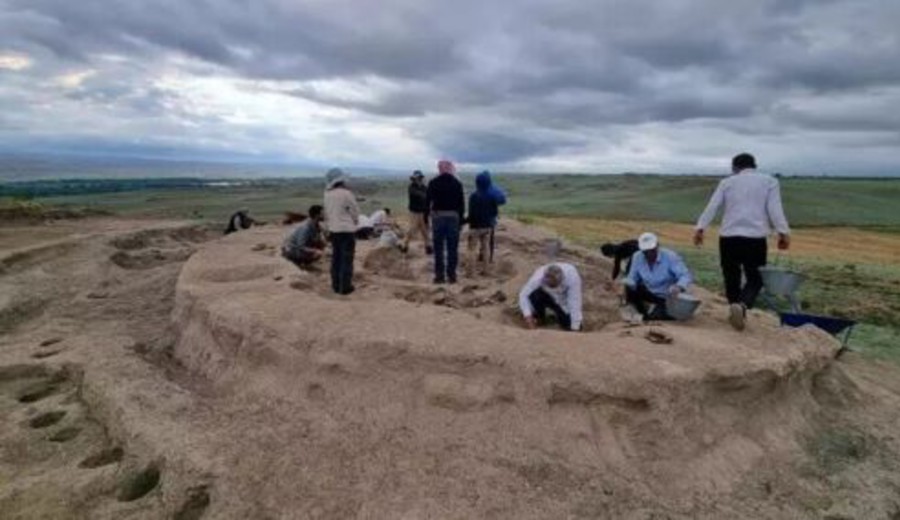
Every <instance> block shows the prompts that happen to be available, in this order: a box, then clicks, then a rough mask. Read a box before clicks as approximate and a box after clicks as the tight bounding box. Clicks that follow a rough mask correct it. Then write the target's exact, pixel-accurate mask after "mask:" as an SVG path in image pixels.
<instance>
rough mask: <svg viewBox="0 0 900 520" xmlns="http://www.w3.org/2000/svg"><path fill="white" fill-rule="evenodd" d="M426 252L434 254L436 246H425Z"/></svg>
mask: <svg viewBox="0 0 900 520" xmlns="http://www.w3.org/2000/svg"><path fill="white" fill-rule="evenodd" d="M425 254H426V255H433V254H434V248H433V247H431V246H425Z"/></svg>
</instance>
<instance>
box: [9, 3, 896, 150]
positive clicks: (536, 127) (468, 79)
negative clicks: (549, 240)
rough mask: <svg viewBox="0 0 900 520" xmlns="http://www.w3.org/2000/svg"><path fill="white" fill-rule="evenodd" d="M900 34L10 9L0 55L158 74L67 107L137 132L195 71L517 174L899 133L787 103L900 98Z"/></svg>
mask: <svg viewBox="0 0 900 520" xmlns="http://www.w3.org/2000/svg"><path fill="white" fill-rule="evenodd" d="M3 6H5V7H3ZM898 24H900V4H898V3H897V2H888V1H885V0H827V1H821V0H736V1H733V2H722V1H720V0H672V1H669V2H658V1H653V0H635V1H632V2H619V1H613V0H605V1H599V2H583V1H581V0H557V1H556V2H544V1H540V0H522V1H520V2H517V3H516V5H515V7H514V8H513V7H511V6H507V7H505V8H501V6H494V5H484V4H483V3H482V2H478V1H476V0H460V1H458V2H453V3H449V2H438V1H437V0H423V1H419V2H413V1H407V0H386V1H384V2H378V3H377V4H373V3H371V2H364V1H361V0H357V1H354V0H332V1H329V2H324V1H323V2H295V1H291V0H257V1H255V2H245V1H238V0H196V1H191V2H185V1H182V0H157V1H154V2H152V3H149V4H148V3H146V2H125V1H114V0H81V1H78V2H73V1H71V0H6V2H5V3H3V4H2V6H0V34H2V36H0V49H2V48H10V49H25V50H29V51H31V52H35V53H45V54H47V55H49V56H52V57H53V59H52V60H50V61H52V62H53V63H54V64H55V65H54V66H56V67H58V68H59V70H63V69H64V68H65V65H66V64H72V63H82V64H90V65H92V66H95V67H101V68H102V67H105V66H106V65H104V64H102V63H100V62H99V61H98V58H97V56H98V55H101V54H118V55H124V56H126V57H127V58H128V59H129V60H132V61H133V62H134V63H136V64H146V66H144V67H143V69H142V70H141V71H140V73H139V74H137V75H135V76H124V77H123V78H122V79H121V80H118V81H114V80H111V79H109V77H105V79H104V80H103V81H99V80H98V81H97V82H89V83H88V84H86V85H84V87H83V88H82V89H80V90H78V91H75V92H71V93H69V94H67V95H68V96H69V97H70V98H72V99H79V100H83V101H86V102H90V103H94V104H97V105H104V106H108V105H115V106H117V107H119V108H120V109H122V110H127V111H128V113H129V114H134V115H135V116H137V115H138V114H145V115H146V116H147V117H163V116H165V115H167V114H168V115H171V116H173V117H176V118H178V117H184V118H187V117H191V116H190V115H189V114H187V113H179V112H178V111H179V108H178V105H179V103H178V101H179V100H178V98H177V96H175V97H173V94H172V93H167V92H162V91H154V90H152V89H146V88H141V87H140V85H139V84H138V82H141V81H144V80H145V78H146V77H152V75H153V74H154V70H155V69H154V64H155V63H157V62H163V61H165V59H166V57H170V56H172V55H179V56H188V57H190V58H192V59H194V60H199V61H201V62H203V63H206V64H209V65H210V67H212V70H214V71H216V72H215V73H216V74H230V75H233V76H235V77H241V78H248V79H265V80H272V81H274V82H276V83H277V82H284V83H285V85H286V86H285V87H284V88H278V89H276V91H278V92H282V93H284V94H285V95H287V96H293V97H297V98H302V99H305V100H308V101H312V102H314V103H317V104H321V105H329V106H333V107H339V108H342V109H345V110H348V111H350V112H353V113H357V114H359V115H360V117H365V118H375V119H377V120H379V121H388V122H393V124H395V125H397V126H398V127H401V128H403V129H405V130H407V131H409V132H410V133H411V134H413V135H415V136H417V137H418V138H419V139H421V140H422V141H424V142H425V143H427V144H428V145H430V146H431V147H432V148H434V149H435V150H436V151H439V152H442V153H447V154H451V155H460V156H465V157H468V158H471V159H470V160H473V161H481V162H504V163H509V162H515V161H517V160H524V159H528V158H535V157H541V156H552V155H553V154H555V153H557V152H558V151H560V150H563V149H568V148H572V147H576V148H577V147H578V146H585V147H587V146H588V145H589V144H590V143H588V142H587V141H586V138H584V137H579V135H582V136H583V135H596V134H597V133H598V132H597V130H598V129H599V130H602V129H603V128H607V127H611V126H626V127H627V126H629V125H630V126H632V127H635V128H637V127H639V126H640V125H645V124H650V123H654V124H662V125H669V127H670V128H671V129H672V132H673V133H674V132H677V129H678V127H679V125H684V124H687V123H693V122H702V124H703V125H705V128H707V131H708V132H722V131H726V132H732V133H734V134H737V135H741V136H744V137H746V138H748V139H749V138H751V137H757V138H758V137H761V136H774V135H778V134H779V133H780V132H783V131H784V130H783V129H784V128H785V127H788V128H796V129H799V130H806V129H811V130H818V129H823V128H824V129H828V130H829V131H840V130H847V131H854V130H859V131H864V130H873V129H880V130H887V129H889V127H890V126H891V125H893V124H895V121H894V120H893V118H889V117H886V116H885V115H884V114H883V113H880V111H878V110H873V111H866V112H865V113H838V112H834V113H828V114H820V113H819V114H817V113H809V111H808V110H801V109H798V108H796V107H788V106H786V105H785V104H784V100H785V99H786V98H788V97H792V96H793V97H796V96H807V97H811V98H816V97H822V96H828V95H831V94H832V93H842V94H847V95H851V96H853V95H856V96H860V97H864V96H866V95H867V92H868V91H869V90H871V89H873V88H880V87H890V86H896V85H898V84H900V39H898V38H897V37H896V30H895V27H896V26H897V25H898ZM182 66H183V67H193V66H195V65H182ZM190 72H191V73H192V74H204V73H211V72H208V71H203V70H192V71H190ZM371 78H376V79H378V80H381V81H383V82H386V83H387V84H390V85H392V88H388V89H384V90H383V91H379V90H378V89H377V88H373V95H372V96H368V97H366V98H365V99H364V100H359V99H348V98H346V97H342V96H340V95H337V94H335V93H334V92H329V91H328V90H327V89H326V88H323V87H322V86H321V85H316V83H315V81H316V80H344V81H348V82H357V83H358V84H360V85H366V83H365V82H366V81H367V80H368V79H371ZM298 85H299V86H298ZM0 108H2V107H0ZM207 123H209V124H211V125H212V124H224V123H223V122H221V121H207ZM210 131H211V132H218V131H219V130H210ZM233 131H234V132H238V133H239V130H237V129H235V130H233ZM222 138H223V139H226V138H227V137H226V136H223V137H222ZM241 138H242V139H243V138H244V136H242V137H241ZM246 138H247V139H250V137H246Z"/></svg>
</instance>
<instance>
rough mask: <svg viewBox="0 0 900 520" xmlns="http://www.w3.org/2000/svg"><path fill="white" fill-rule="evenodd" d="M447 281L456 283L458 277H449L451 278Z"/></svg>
mask: <svg viewBox="0 0 900 520" xmlns="http://www.w3.org/2000/svg"><path fill="white" fill-rule="evenodd" d="M447 283H451V284H454V283H456V277H455V276H451V277H449V278H448V279H447Z"/></svg>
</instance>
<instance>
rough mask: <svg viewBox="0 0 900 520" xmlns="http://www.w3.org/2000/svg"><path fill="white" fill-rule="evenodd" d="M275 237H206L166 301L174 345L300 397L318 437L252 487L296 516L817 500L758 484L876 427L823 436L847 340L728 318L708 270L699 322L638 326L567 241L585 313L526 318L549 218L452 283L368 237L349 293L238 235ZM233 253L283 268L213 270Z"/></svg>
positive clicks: (201, 362)
mask: <svg viewBox="0 0 900 520" xmlns="http://www.w3.org/2000/svg"><path fill="white" fill-rule="evenodd" d="M278 238H279V237H278V236H277V235H276V234H270V233H269V232H268V231H265V230H259V231H254V232H253V234H252V236H249V235H248V236H245V237H234V238H231V239H229V240H225V241H219V242H216V243H214V244H213V245H210V246H207V247H206V248H205V249H204V250H202V251H200V252H199V253H198V254H197V255H195V256H194V257H192V258H191V260H190V261H188V263H187V264H186V265H185V268H184V269H183V271H182V274H181V277H180V282H179V289H178V304H177V305H176V311H175V320H176V323H178V324H179V328H180V329H181V330H182V334H181V336H180V339H179V341H178V343H177V344H176V346H175V351H174V355H175V357H176V358H177V359H178V360H180V361H181V362H182V363H183V364H184V365H185V366H186V367H187V368H188V369H189V370H191V371H192V372H194V373H196V374H199V375H202V376H203V377H204V378H206V379H207V380H208V381H210V382H211V383H212V384H213V385H214V386H215V387H217V388H220V389H223V391H237V389H241V391H245V390H247V389H250V388H252V389H254V390H253V391H254V392H259V395H260V396H269V397H268V399H275V400H283V401H285V402H290V403H292V405H291V407H292V409H294V410H297V411H299V412H297V413H296V415H295V416H294V418H293V419H290V420H288V419H281V421H285V422H279V423H278V424H281V425H282V427H283V428H285V430H286V431H292V432H294V433H293V434H292V435H294V438H295V439H296V441H295V442H296V446H297V450H298V452H300V453H305V454H306V455H304V456H302V457H297V458H293V459H285V458H281V459H280V460H279V464H278V465H277V468H271V467H270V468H269V469H268V470H267V471H269V473H268V474H270V475H271V476H273V480H272V481H270V482H269V484H267V485H265V486H261V487H258V488H255V491H254V496H259V497H261V500H263V501H264V502H266V503H269V504H273V506H272V507H273V509H271V511H274V512H279V511H281V512H283V511H288V510H290V509H288V508H287V506H286V505H284V504H285V501H284V496H286V495H287V494H290V493H292V492H296V490H298V489H299V490H302V491H301V492H300V494H302V495H303V497H304V498H303V499H299V498H298V501H297V502H294V506H295V507H297V508H298V509H296V510H292V511H299V512H300V513H296V514H300V515H301V516H304V515H308V516H321V517H346V516H371V517H454V518H455V517H459V518H481V517H507V518H547V517H572V518H597V517H616V518H651V517H660V518H696V517H701V518H703V517H709V518H717V517H723V516H727V517H748V518H754V517H759V516H767V517H790V518H807V517H808V518H815V517H817V515H818V514H819V513H818V512H821V511H820V510H816V511H818V512H810V511H811V509H809V508H808V506H804V505H796V504H793V505H791V504H789V503H788V502H785V501H781V500H775V501H772V500H771V499H770V498H768V497H770V496H772V495H774V494H777V493H784V494H785V496H787V495H790V496H795V495H797V494H805V495H804V496H805V497H806V498H805V500H814V499H813V498H811V497H813V496H815V497H821V496H824V495H823V494H819V493H822V491H823V490H822V489H821V488H816V486H815V485H813V484H811V483H810V482H805V481H803V483H802V484H798V483H797V482H796V481H795V479H796V478H799V477H797V474H796V471H797V470H796V468H795V467H794V464H803V463H806V462H805V461H809V460H812V459H816V457H819V459H822V457H825V458H827V457H828V456H832V455H834V456H835V457H837V458H838V459H840V460H843V461H846V460H848V457H849V460H853V457H854V456H855V455H859V457H857V459H856V462H848V463H847V464H851V465H852V464H859V463H862V462H864V461H865V460H867V459H865V456H864V453H868V451H866V450H871V449H874V448H871V447H870V445H869V444H866V443H867V442H870V441H860V440H859V438H857V437H854V436H853V435H850V437H846V438H845V437H839V438H837V439H836V440H833V441H823V440H821V439H820V440H815V439H819V434H818V433H817V432H818V429H819V428H820V427H821V425H823V424H825V423H822V422H820V421H821V420H822V417H823V410H824V409H825V408H826V407H825V406H823V405H822V403H821V402H820V401H821V400H822V399H823V397H822V395H824V392H823V388H825V387H826V386H828V385H825V384H823V383H822V381H823V380H826V379H827V380H829V381H832V380H833V379H834V378H833V376H828V375H823V374H826V373H828V372H823V371H824V370H826V368H827V367H829V366H830V365H831V363H832V360H833V357H834V355H835V352H836V350H837V347H838V345H837V343H836V342H835V341H834V340H833V339H832V338H830V337H829V336H827V335H826V334H824V333H820V332H818V331H816V330H814V329H802V330H790V329H781V328H779V327H778V325H777V322H776V320H775V319H774V318H773V317H770V316H767V315H765V314H761V313H754V314H753V315H752V316H751V318H750V323H751V325H750V331H751V332H750V333H748V334H744V335H740V334H737V333H735V332H733V331H732V330H730V328H728V326H727V324H726V323H725V322H724V320H722V319H721V318H720V316H722V315H724V312H725V309H724V308H723V307H722V305H721V304H719V303H717V302H716V300H715V298H714V297H713V296H712V295H710V294H706V293H704V292H702V291H700V295H701V297H702V298H703V299H704V300H705V305H704V307H703V308H702V310H701V312H700V314H699V316H698V317H697V319H696V320H694V321H692V322H689V323H685V324H657V325H654V326H653V328H652V329H651V328H649V327H627V326H625V325H624V324H620V323H617V321H618V318H617V299H616V297H615V296H614V295H613V294H611V293H610V292H608V291H607V290H606V289H604V288H603V287H604V284H603V282H604V281H605V280H606V278H607V276H608V275H607V273H608V269H609V265H608V264H607V263H606V262H605V260H603V259H600V258H598V257H597V256H596V255H593V254H591V253H590V252H588V251H585V250H581V249H577V248H571V247H565V248H564V249H563V251H562V252H561V253H560V254H559V258H560V259H562V260H565V261H570V262H573V263H575V264H577V265H578V266H579V269H580V271H581V272H582V276H583V277H584V279H585V287H586V293H585V315H586V325H587V329H588V332H586V333H583V334H572V333H566V332H561V331H555V330H541V331H536V332H529V331H525V330H523V329H522V328H521V326H520V324H521V320H520V318H519V317H518V311H517V309H516V295H517V292H518V288H519V287H520V286H521V285H522V284H523V283H524V281H525V279H527V277H528V276H529V275H530V273H531V271H532V270H533V269H534V268H536V267H537V266H538V265H540V264H541V263H542V262H544V261H546V257H545V255H544V251H545V249H546V247H545V246H546V241H547V239H548V238H549V237H548V236H546V235H543V234H541V233H539V232H536V231H534V230H529V229H526V228H523V227H520V226H518V225H515V224H507V227H506V229H504V231H503V233H502V234H501V235H500V237H499V240H498V244H499V249H498V257H497V258H498V261H502V262H505V264H504V265H505V267H504V273H505V276H497V275H496V273H495V275H494V276H486V277H482V276H479V277H467V278H464V279H463V280H461V283H460V284H457V285H455V286H440V287H436V286H433V285H431V284H430V283H428V281H429V279H430V265H431V264H430V259H429V258H428V257H426V256H424V255H416V254H411V255H408V256H403V255H402V254H401V253H399V252H397V251H392V250H377V249H370V248H371V246H370V245H369V244H366V243H361V244H360V246H359V247H360V255H359V256H361V257H362V258H363V259H364V260H362V262H360V264H361V265H358V266H357V272H358V273H359V280H358V291H357V292H356V293H354V295H353V296H352V297H349V298H346V297H337V296H333V295H331V294H330V293H329V291H328V276H327V273H326V272H319V273H303V274H302V275H300V274H296V270H295V269H293V268H292V267H291V266H290V265H289V264H287V263H286V262H283V261H281V260H280V259H278V258H271V257H263V256H252V255H250V254H248V253H247V251H249V249H250V245H252V244H254V243H259V242H266V241H268V242H271V243H276V241H277V239H278ZM223 257H227V258H229V259H231V261H232V262H235V263H236V264H238V265H235V266H234V269H236V270H237V269H241V270H248V269H250V267H248V266H251V265H255V266H257V268H258V269H263V266H265V271H266V272H271V273H272V276H271V277H259V278H256V279H254V280H250V281H247V282H242V283H241V285H240V288H239V289H238V288H237V287H234V288H230V287H228V286H224V285H222V284H210V283H207V282H205V281H204V280H206V279H207V278H208V275H207V274H206V273H207V272H208V271H209V270H210V269H212V268H213V266H214V265H215V264H216V260H215V259H219V258H223ZM238 259H239V260H238ZM397 265H399V266H401V267H399V268H397V269H399V274H398V272H393V271H391V269H392V268H394V267H393V266H397ZM496 267H498V266H497V265H495V269H496ZM323 271H324V270H323ZM280 273H283V274H280ZM301 279H302V280H301ZM225 300H227V301H231V302H232V303H230V304H227V305H226V304H223V303H221V302H222V301H225ZM235 300H238V301H241V302H243V304H237V303H235ZM656 337H662V338H664V339H665V341H661V342H659V341H655V340H654V338H656ZM838 386H841V385H840V384H838ZM226 389H227V390H226ZM273 420H274V418H273ZM337 432H340V434H338V433H337ZM842 435H843V434H842ZM254 437H257V436H255V435H254ZM810 439H813V440H810ZM260 441H261V439H260ZM255 442H256V441H253V443H255ZM823 443H824V444H823ZM829 443H830V444H829ZM860 443H862V444H860ZM813 445H815V446H816V447H811V446H813ZM832 445H833V446H832ZM861 446H865V447H861ZM854 447H855V448H854ZM857 448H858V449H857ZM884 448H885V446H883V445H881V444H879V447H878V449H884ZM854 450H856V451H854ZM819 452H823V453H828V454H831V455H816V453H819ZM857 452H859V453H857ZM817 460H818V459H817ZM860 461H862V462H860ZM815 464H825V465H826V466H827V463H825V462H822V461H821V460H820V462H817V463H815ZM260 467H261V466H260V465H259V464H256V463H251V462H249V461H248V462H247V463H246V464H241V465H240V467H239V468H238V470H239V471H244V472H249V473H254V472H256V471H258V469H257V468H260ZM880 474H883V473H880ZM297 476H300V478H295V477H297ZM801 480H802V479H801ZM813 480H814V479H813ZM281 482H284V485H282V484H280V483H281ZM335 482H352V483H354V484H353V485H352V486H350V487H345V486H337V487H336V486H335V485H334V484H333V483H335ZM288 483H289V484H288ZM807 486H808V487H807ZM759 489H762V490H765V489H768V490H770V491H762V492H759V491H758V490H759ZM434 490H441V491H440V493H436V492H435V491H434ZM858 491H860V489H857V492H858ZM767 493H768V494H767ZM257 494H258V495H257ZM685 497H690V498H689V499H686V498H685ZM248 499H249V497H248ZM854 500H855V499H854ZM854 503H858V502H854ZM274 504H278V505H277V506H276V505H274ZM765 504H768V505H765ZM829 504H833V502H831V503H829ZM879 504H880V505H879V506H878V507H879V508H880V509H879V511H888V510H889V508H890V507H891V506H890V503H889V501H888V502H885V501H884V500H881V501H880V502H879ZM829 507H831V506H829ZM813 509H815V508H813ZM820 509H827V508H820ZM629 515H631V516H629Z"/></svg>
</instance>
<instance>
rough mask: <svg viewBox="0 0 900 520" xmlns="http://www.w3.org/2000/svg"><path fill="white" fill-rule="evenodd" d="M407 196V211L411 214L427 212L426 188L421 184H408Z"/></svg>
mask: <svg viewBox="0 0 900 520" xmlns="http://www.w3.org/2000/svg"><path fill="white" fill-rule="evenodd" d="M408 196H409V204H408V209H409V211H410V212H411V213H426V212H427V211H428V206H427V202H428V186H426V185H425V184H424V183H422V182H415V181H414V182H410V183H409V190H408Z"/></svg>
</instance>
